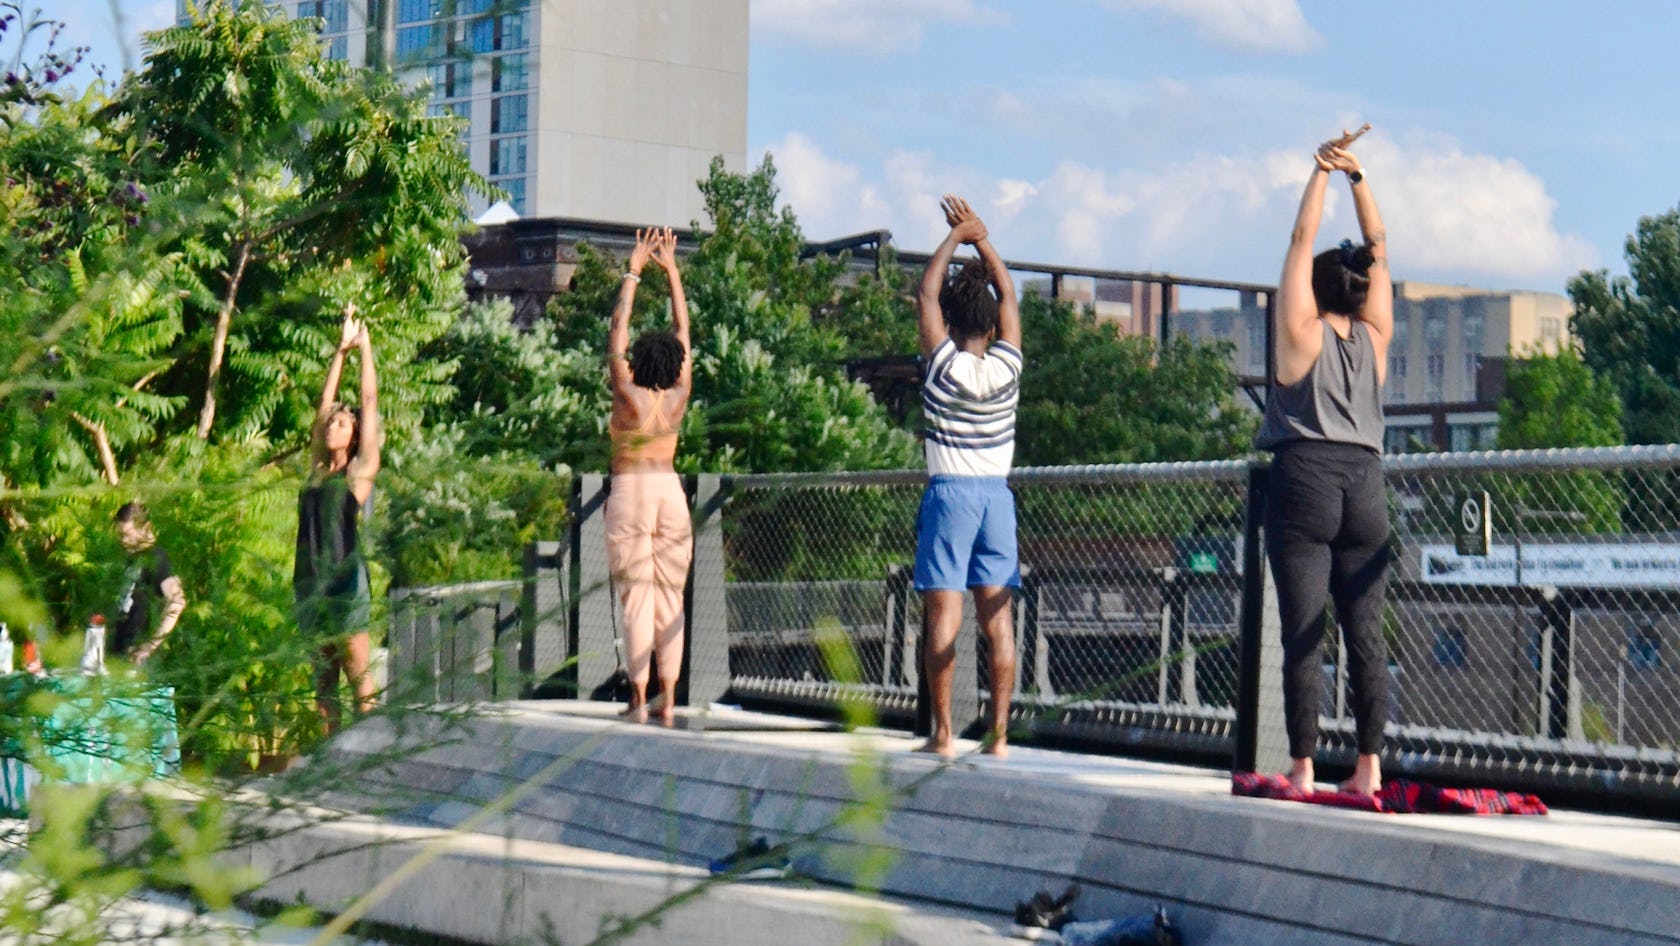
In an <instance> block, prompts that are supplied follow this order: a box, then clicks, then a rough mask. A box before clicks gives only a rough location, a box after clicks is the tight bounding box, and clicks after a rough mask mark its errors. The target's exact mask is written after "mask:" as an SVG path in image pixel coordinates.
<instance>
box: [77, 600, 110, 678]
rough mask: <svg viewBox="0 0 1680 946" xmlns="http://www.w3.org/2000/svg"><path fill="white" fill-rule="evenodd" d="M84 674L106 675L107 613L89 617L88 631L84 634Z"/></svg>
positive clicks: (90, 675) (93, 675) (92, 675)
mask: <svg viewBox="0 0 1680 946" xmlns="http://www.w3.org/2000/svg"><path fill="white" fill-rule="evenodd" d="M82 674H83V675H85V676H89V677H103V676H105V615H103V614H95V615H94V616H93V617H91V618H89V619H88V626H87V633H85V634H84V635H83V636H82Z"/></svg>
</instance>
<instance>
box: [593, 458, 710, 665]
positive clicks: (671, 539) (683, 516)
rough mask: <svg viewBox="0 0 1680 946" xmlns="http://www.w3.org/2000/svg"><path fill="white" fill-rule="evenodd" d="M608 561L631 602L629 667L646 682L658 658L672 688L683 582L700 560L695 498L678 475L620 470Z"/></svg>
mask: <svg viewBox="0 0 1680 946" xmlns="http://www.w3.org/2000/svg"><path fill="white" fill-rule="evenodd" d="M606 526H607V563H608V565H609V566H610V567H611V568H612V577H613V582H614V583H615V584H616V585H617V586H618V598H619V601H620V602H621V603H622V604H623V606H624V664H625V671H626V672H627V673H628V674H629V676H630V682H631V683H633V684H637V685H641V686H646V685H647V682H648V667H649V664H650V662H651V660H652V658H653V656H654V655H656V654H657V655H658V658H659V679H660V681H661V682H662V683H664V684H665V685H666V686H670V685H672V684H674V683H675V682H676V679H677V675H678V674H679V673H681V672H682V657H683V586H684V585H686V584H687V583H688V563H689V560H690V559H692V558H693V557H694V527H693V524H692V523H691V522H690V520H689V512H688V496H687V494H686V493H684V492H683V486H682V480H681V479H679V478H678V476H677V474H675V473H619V474H614V475H613V478H612V492H611V494H610V495H609V496H608V497H607V512H606Z"/></svg>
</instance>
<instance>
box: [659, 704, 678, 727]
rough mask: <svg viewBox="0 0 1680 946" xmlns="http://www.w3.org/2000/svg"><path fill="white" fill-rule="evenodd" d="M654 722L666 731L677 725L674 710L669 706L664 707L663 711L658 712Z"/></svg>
mask: <svg viewBox="0 0 1680 946" xmlns="http://www.w3.org/2000/svg"><path fill="white" fill-rule="evenodd" d="M654 722H656V723H658V724H659V725H661V726H664V727H665V728H666V729H670V728H672V727H674V726H676V725H677V711H676V708H675V707H673V706H670V705H667V706H665V707H664V708H663V709H661V710H660V711H659V713H658V714H657V715H656V716H654Z"/></svg>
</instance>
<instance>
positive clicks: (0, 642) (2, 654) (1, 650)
mask: <svg viewBox="0 0 1680 946" xmlns="http://www.w3.org/2000/svg"><path fill="white" fill-rule="evenodd" d="M13 669H14V668H13V667H12V631H11V628H8V627H7V626H6V622H5V621H0V673H11V672H12V670H13Z"/></svg>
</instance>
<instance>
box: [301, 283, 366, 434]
mask: <svg viewBox="0 0 1680 946" xmlns="http://www.w3.org/2000/svg"><path fill="white" fill-rule="evenodd" d="M361 330H362V324H361V323H360V322H358V321H356V304H355V303H353V302H352V303H350V304H349V305H346V306H345V307H344V324H342V325H341V326H339V330H338V347H337V348H336V349H334V350H333V355H332V360H331V361H329V362H327V380H326V382H325V383H324V384H322V385H321V401H320V404H319V405H317V406H316V408H315V424H314V426H313V427H311V428H310V431H309V436H310V449H311V450H312V451H313V452H314V454H315V460H316V461H317V462H319V461H320V460H321V459H322V456H323V454H324V453H325V452H326V440H325V436H326V431H327V419H328V418H329V417H331V416H332V409H333V405H334V404H336V403H338V382H339V379H340V378H341V377H342V376H343V374H344V353H345V352H347V351H349V350H350V349H352V348H354V347H356V337H357V335H359V334H360V333H361Z"/></svg>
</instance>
